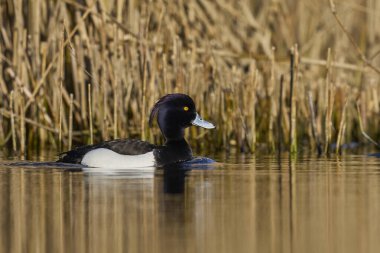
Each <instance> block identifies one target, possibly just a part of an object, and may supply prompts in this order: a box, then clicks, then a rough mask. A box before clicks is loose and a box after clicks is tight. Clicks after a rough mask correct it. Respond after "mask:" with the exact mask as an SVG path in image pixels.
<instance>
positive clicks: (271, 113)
mask: <svg viewBox="0 0 380 253" xmlns="http://www.w3.org/2000/svg"><path fill="white" fill-rule="evenodd" d="M275 50H276V49H275V47H272V56H271V71H270V82H269V83H270V84H269V88H268V96H269V128H268V144H269V147H270V150H271V152H274V151H275V149H276V147H275V145H276V144H275V142H274V138H273V125H274V121H275V117H276V115H275V114H276V112H275V110H276V109H275V98H274V94H273V93H274V87H275V82H276V78H275V63H276V62H275Z"/></svg>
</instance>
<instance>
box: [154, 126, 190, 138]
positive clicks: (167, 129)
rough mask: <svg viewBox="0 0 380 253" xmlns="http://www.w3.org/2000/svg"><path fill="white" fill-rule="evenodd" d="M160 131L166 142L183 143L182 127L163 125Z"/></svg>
mask: <svg viewBox="0 0 380 253" xmlns="http://www.w3.org/2000/svg"><path fill="white" fill-rule="evenodd" d="M160 129H161V132H162V134H163V135H164V136H165V139H166V142H170V141H182V140H183V141H184V136H185V130H184V129H183V128H182V127H177V126H168V125H164V126H163V127H161V125H160Z"/></svg>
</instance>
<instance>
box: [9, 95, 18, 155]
mask: <svg viewBox="0 0 380 253" xmlns="http://www.w3.org/2000/svg"><path fill="white" fill-rule="evenodd" d="M13 107H14V92H13V90H12V91H11V93H10V95H9V110H10V112H11V132H12V148H13V151H14V152H16V150H17V142H16V138H17V137H16V127H15V118H14V112H13Z"/></svg>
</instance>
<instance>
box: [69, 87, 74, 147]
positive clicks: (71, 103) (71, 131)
mask: <svg viewBox="0 0 380 253" xmlns="http://www.w3.org/2000/svg"><path fill="white" fill-rule="evenodd" d="M73 101H74V95H73V94H72V93H70V104H69V140H68V143H69V146H68V150H71V147H72V142H73Z"/></svg>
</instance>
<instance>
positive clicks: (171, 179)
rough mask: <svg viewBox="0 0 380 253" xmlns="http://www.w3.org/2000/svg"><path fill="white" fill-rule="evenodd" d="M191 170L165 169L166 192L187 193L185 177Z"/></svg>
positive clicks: (171, 167)
mask: <svg viewBox="0 0 380 253" xmlns="http://www.w3.org/2000/svg"><path fill="white" fill-rule="evenodd" d="M189 171H190V169H184V168H178V167H173V166H170V167H165V168H163V172H164V192H165V193H172V194H174V193H177V194H178V193H183V192H184V191H185V177H186V175H187V173H188V172H189Z"/></svg>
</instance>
